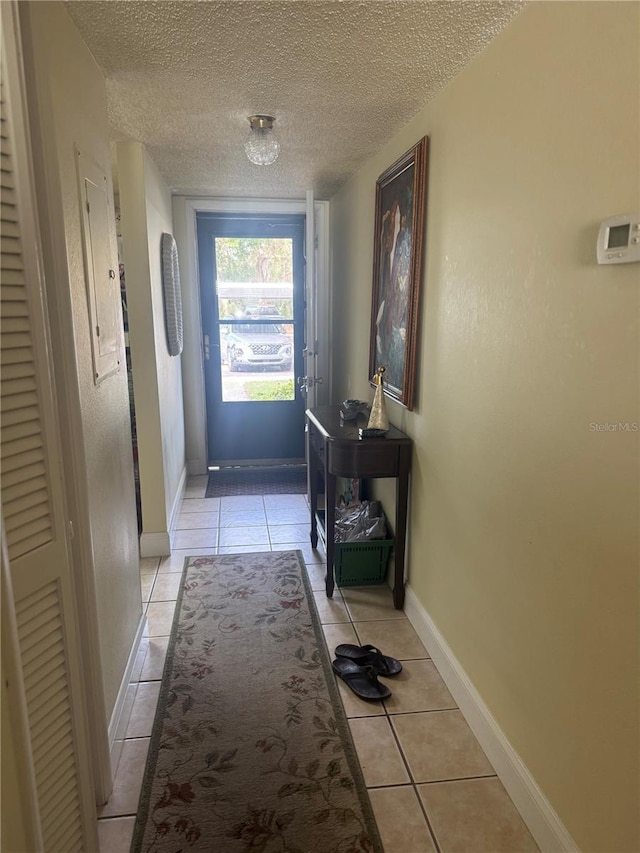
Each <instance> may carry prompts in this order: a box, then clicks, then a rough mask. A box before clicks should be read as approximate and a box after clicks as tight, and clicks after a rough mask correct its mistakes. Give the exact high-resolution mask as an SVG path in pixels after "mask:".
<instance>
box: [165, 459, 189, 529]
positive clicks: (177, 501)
mask: <svg viewBox="0 0 640 853" xmlns="http://www.w3.org/2000/svg"><path fill="white" fill-rule="evenodd" d="M187 476H188V475H187V466H186V465H185V467H184V468H183V469H182V475H181V477H180V482H179V483H178V488H177V489H176V494H175V497H174V499H173V506H172V507H171V515H170V517H169V535H171V534H172V533H173V528H174V527H175V524H176V521H177V519H178V515H179V514H180V506H181V505H182V496H183V495H184V490H185V488H186V486H187Z"/></svg>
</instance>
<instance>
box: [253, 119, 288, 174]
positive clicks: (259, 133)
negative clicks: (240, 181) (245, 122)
mask: <svg viewBox="0 0 640 853" xmlns="http://www.w3.org/2000/svg"><path fill="white" fill-rule="evenodd" d="M274 121H275V119H274V118H273V117H272V116H250V117H249V123H250V124H251V130H250V131H249V136H248V137H247V141H246V142H245V144H244V150H245V151H246V153H247V157H248V158H249V160H250V161H251V162H252V163H255V164H256V166H270V165H271V164H272V163H275V162H276V160H277V159H278V154H279V153H280V143H279V142H278V139H277V137H276V135H275V133H274V132H273V122H274Z"/></svg>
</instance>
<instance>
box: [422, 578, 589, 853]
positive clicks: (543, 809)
mask: <svg viewBox="0 0 640 853" xmlns="http://www.w3.org/2000/svg"><path fill="white" fill-rule="evenodd" d="M405 613H406V615H407V618H408V619H409V621H410V622H411V624H412V625H413V627H414V628H415V630H416V633H417V634H418V636H419V637H420V639H421V640H422V642H423V643H424V644H425V646H426V648H427V651H428V652H429V654H430V655H431V658H432V660H433V662H434V664H435V665H436V667H437V668H438V671H439V673H440V675H441V676H442V678H443V679H444V682H445V684H446V685H447V687H448V688H449V690H450V691H451V694H452V696H453V698H454V699H455V700H456V702H457V704H458V707H459V708H460V710H461V711H462V713H463V714H464V717H465V719H466V721H467V723H468V724H469V726H470V727H471V730H472V731H473V733H474V734H475V736H476V737H477V739H478V742H479V743H480V746H481V747H482V748H483V749H484V751H485V753H486V754H487V758H488V759H489V761H490V762H491V763H492V764H493V767H494V769H495V771H496V773H497V774H498V777H499V779H500V781H501V782H502V784H503V785H504V787H505V789H506V790H507V792H508V794H509V796H510V797H511V799H512V800H513V802H514V803H515V806H516V808H517V809H518V811H519V812H520V814H521V816H522V819H523V820H524V822H525V823H526V824H527V826H528V828H529V831H530V832H531V834H532V835H533V837H534V839H535V841H536V843H537V844H538V846H539V847H540V850H541V851H542V853H577V851H578V847H577V845H576V843H575V841H574V840H573V839H572V837H571V836H570V834H569V832H568V831H567V829H566V828H565V826H564V825H563V823H562V821H561V820H560V818H559V817H558V815H557V814H556V812H555V811H554V810H553V808H552V806H551V803H550V802H549V801H548V800H547V798H546V797H545V795H544V794H543V793H542V791H541V789H540V787H539V785H538V784H537V782H536V781H535V779H534V778H533V776H532V775H531V773H530V771H529V770H528V768H527V767H526V765H525V764H524V762H523V761H522V759H521V758H520V756H519V755H518V753H517V752H516V751H515V749H514V748H513V747H512V746H511V744H510V743H509V741H508V740H507V738H506V736H505V734H504V732H503V731H502V730H501V729H500V727H499V726H498V723H497V722H496V720H495V719H494V717H493V716H492V714H491V712H490V711H489V708H488V707H487V706H486V705H485V703H484V701H483V700H482V698H481V696H480V694H479V693H478V691H477V690H476V689H475V687H474V686H473V684H472V682H471V680H470V679H469V677H468V676H467V674H466V672H465V671H464V669H463V668H462V666H461V665H460V662H459V661H458V659H457V658H456V656H455V655H454V654H453V651H452V650H451V647H450V646H449V645H448V643H447V641H446V640H445V639H444V637H443V636H442V634H441V633H440V632H439V631H438V629H437V628H436V626H435V624H434V622H433V620H432V619H431V617H430V616H429V614H428V613H427V611H426V610H425V609H424V607H423V606H422V604H421V603H420V601H418V598H417V597H416V595H415V593H414V592H413V591H412V589H411V587H410V586H409V585H407V589H406V599H405Z"/></svg>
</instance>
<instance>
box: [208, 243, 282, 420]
mask: <svg viewBox="0 0 640 853" xmlns="http://www.w3.org/2000/svg"><path fill="white" fill-rule="evenodd" d="M215 253H216V259H215V260H216V270H217V279H216V299H217V306H218V335H219V338H218V343H219V345H220V355H221V358H220V373H221V375H220V380H221V387H222V401H223V402H224V403H230V402H244V401H257V400H260V401H266V402H277V401H281V400H289V401H290V400H294V399H295V392H294V386H293V351H294V350H293V343H294V341H293V336H294V325H293V240H292V239H291V238H284V239H283V238H270V237H216V238H215Z"/></svg>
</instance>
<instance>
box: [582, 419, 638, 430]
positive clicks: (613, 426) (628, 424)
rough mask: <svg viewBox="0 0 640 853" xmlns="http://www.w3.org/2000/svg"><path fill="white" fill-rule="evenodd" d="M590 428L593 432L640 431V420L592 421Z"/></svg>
mask: <svg viewBox="0 0 640 853" xmlns="http://www.w3.org/2000/svg"><path fill="white" fill-rule="evenodd" d="M589 429H590V430H591V432H639V431H640V423H639V422H638V421H615V422H614V423H609V421H604V422H603V423H596V422H595V421H591V423H590V424H589Z"/></svg>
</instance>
